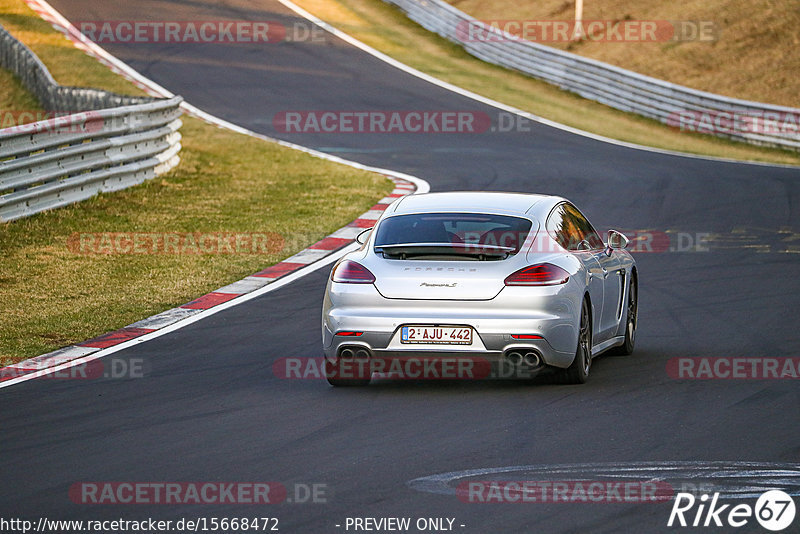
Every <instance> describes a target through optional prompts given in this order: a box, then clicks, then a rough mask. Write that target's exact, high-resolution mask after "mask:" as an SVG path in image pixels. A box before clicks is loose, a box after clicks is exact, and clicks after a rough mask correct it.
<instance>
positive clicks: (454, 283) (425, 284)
mask: <svg viewBox="0 0 800 534" xmlns="http://www.w3.org/2000/svg"><path fill="white" fill-rule="evenodd" d="M457 285H458V282H451V283H449V284H447V283H444V282H442V283H439V284H429V283H428V282H422V283H421V284H420V285H419V287H456V286H457Z"/></svg>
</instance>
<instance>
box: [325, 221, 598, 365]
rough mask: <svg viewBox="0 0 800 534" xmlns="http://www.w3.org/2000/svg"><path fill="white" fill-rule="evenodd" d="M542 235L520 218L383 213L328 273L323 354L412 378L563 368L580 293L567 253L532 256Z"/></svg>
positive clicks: (534, 223)
mask: <svg viewBox="0 0 800 534" xmlns="http://www.w3.org/2000/svg"><path fill="white" fill-rule="evenodd" d="M440 223H443V224H444V227H445V233H442V232H441V229H440V226H441V224H440ZM432 228H433V230H432ZM538 230H539V222H538V220H536V219H535V218H534V217H532V216H524V215H521V214H513V215H509V214H485V213H470V212H455V213H454V212H446V213H445V212H433V213H422V214H419V213H418V214H406V215H396V216H394V217H388V218H386V219H383V220H381V221H380V222H379V224H378V226H377V227H376V229H375V231H374V232H372V234H371V235H370V237H369V240H368V241H367V242H366V243H365V245H364V246H363V247H362V248H361V249H360V250H358V251H356V252H352V253H350V254H348V255H346V256H345V257H344V258H342V260H340V261H339V262H338V263H337V265H336V266H335V267H334V269H333V270H332V272H331V276H330V278H329V281H328V287H327V290H326V294H325V300H324V304H323V324H322V331H323V345H324V351H325V357H326V358H327V360H328V361H329V362H331V363H335V364H341V363H342V362H343V361H347V360H352V361H354V362H356V363H357V365H356V366H355V367H356V368H360V369H362V371H361V372H362V373H363V372H366V373H367V374H370V373H371V372H375V371H377V372H384V373H388V375H390V376H394V377H405V378H415V379H416V378H450V377H452V378H483V377H486V376H489V375H492V376H498V375H499V376H505V375H507V376H533V375H534V374H536V373H537V372H539V371H541V370H542V369H543V368H545V367H547V366H554V367H559V368H565V367H567V366H569V364H570V363H571V362H572V360H573V358H574V356H575V347H576V343H577V319H576V318H577V316H578V312H579V310H580V305H581V298H582V296H583V290H582V288H581V283H580V281H579V280H577V279H576V277H575V276H574V273H575V272H576V270H577V265H575V263H574V262H573V261H572V260H571V258H570V257H569V255H565V254H563V253H559V252H558V251H545V252H543V253H537V254H535V256H534V258H533V259H534V261H533V262H531V261H530V260H531V254H529V251H531V250H533V249H534V243H535V240H536V239H537V235H538V233H539V232H538ZM437 233H438V235H436V234H437ZM444 245H446V247H449V248H446V247H445V246H444ZM431 362H433V363H431ZM365 369H366V371H364V370H365ZM427 375H430V376H427Z"/></svg>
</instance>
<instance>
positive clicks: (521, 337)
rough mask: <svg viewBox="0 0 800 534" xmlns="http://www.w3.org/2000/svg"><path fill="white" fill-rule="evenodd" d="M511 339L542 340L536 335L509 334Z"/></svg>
mask: <svg viewBox="0 0 800 534" xmlns="http://www.w3.org/2000/svg"><path fill="white" fill-rule="evenodd" d="M511 337H512V339H543V338H542V336H537V335H536V334H511Z"/></svg>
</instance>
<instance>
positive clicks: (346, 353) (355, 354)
mask: <svg viewBox="0 0 800 534" xmlns="http://www.w3.org/2000/svg"><path fill="white" fill-rule="evenodd" d="M339 357H340V358H343V359H345V360H348V359H352V358H358V359H361V360H368V359H370V358H371V357H372V355H371V354H370V353H369V351H368V350H367V349H365V348H363V347H344V348H342V349H340V350H339Z"/></svg>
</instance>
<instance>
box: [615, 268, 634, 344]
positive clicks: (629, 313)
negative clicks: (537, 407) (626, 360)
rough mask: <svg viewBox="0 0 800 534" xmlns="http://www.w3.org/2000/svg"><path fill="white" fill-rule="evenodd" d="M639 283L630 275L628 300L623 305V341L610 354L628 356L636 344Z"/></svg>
mask: <svg viewBox="0 0 800 534" xmlns="http://www.w3.org/2000/svg"><path fill="white" fill-rule="evenodd" d="M638 313H639V285H638V283H637V282H636V276H635V275H631V284H630V287H629V288H628V302H627V305H626V306H625V343H623V344H622V345H620V346H619V347H615V348H614V349H612V354H617V355H619V356H630V355H631V354H633V349H634V346H635V344H636V324H637V321H638V320H639V318H638Z"/></svg>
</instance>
